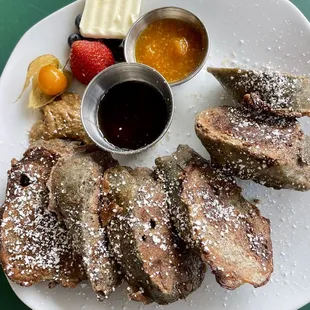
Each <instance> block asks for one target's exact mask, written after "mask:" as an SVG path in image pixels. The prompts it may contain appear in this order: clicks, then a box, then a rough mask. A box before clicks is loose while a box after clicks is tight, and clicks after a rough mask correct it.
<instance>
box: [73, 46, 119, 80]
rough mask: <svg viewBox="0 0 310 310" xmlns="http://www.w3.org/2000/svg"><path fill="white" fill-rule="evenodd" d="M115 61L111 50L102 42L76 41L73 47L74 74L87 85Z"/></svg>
mask: <svg viewBox="0 0 310 310" xmlns="http://www.w3.org/2000/svg"><path fill="white" fill-rule="evenodd" d="M114 63H115V60H114V57H113V54H112V52H111V50H110V49H109V48H108V47H107V46H105V45H104V44H103V43H101V42H96V41H75V42H74V43H73V44H72V47H71V54H70V66H71V71H72V73H73V75H74V76H75V77H76V78H77V79H78V80H79V81H80V82H81V83H83V84H85V85H87V84H88V83H89V82H90V81H91V80H92V79H93V78H94V77H95V76H96V75H97V74H98V73H99V72H101V71H102V70H104V69H106V68H107V67H109V66H112V65H113V64H114Z"/></svg>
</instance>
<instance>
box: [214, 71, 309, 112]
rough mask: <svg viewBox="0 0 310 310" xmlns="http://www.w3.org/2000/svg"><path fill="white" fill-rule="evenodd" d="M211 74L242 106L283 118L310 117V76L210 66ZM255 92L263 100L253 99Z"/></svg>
mask: <svg viewBox="0 0 310 310" xmlns="http://www.w3.org/2000/svg"><path fill="white" fill-rule="evenodd" d="M208 72H210V73H211V74H212V75H213V76H214V77H215V78H216V79H217V80H218V81H219V82H220V83H221V85H222V86H223V88H224V89H225V90H226V91H227V92H228V93H229V94H230V95H231V96H232V97H233V98H234V99H235V100H236V101H238V102H239V103H241V104H244V105H246V106H250V107H251V108H253V109H257V110H261V109H263V110H265V111H268V112H270V113H272V114H275V115H278V116H283V117H301V116H310V77H307V76H296V75H292V74H287V73H280V72H276V71H267V70H266V71H261V70H243V69H239V68H211V67H210V68H208ZM251 93H252V94H255V97H254V98H255V99H257V96H259V98H260V100H249V99H250V98H249V96H250V94H251ZM245 95H247V96H246V97H244V96H245ZM244 99H245V100H244Z"/></svg>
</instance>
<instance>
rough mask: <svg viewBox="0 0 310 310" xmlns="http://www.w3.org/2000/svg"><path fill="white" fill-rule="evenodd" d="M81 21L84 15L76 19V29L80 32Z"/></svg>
mask: <svg viewBox="0 0 310 310" xmlns="http://www.w3.org/2000/svg"><path fill="white" fill-rule="evenodd" d="M81 19H82V14H79V15H78V16H77V17H76V19H75V22H74V23H75V27H76V29H77V30H79V31H80V23H81Z"/></svg>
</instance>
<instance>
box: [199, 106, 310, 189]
mask: <svg viewBox="0 0 310 310" xmlns="http://www.w3.org/2000/svg"><path fill="white" fill-rule="evenodd" d="M196 133H197V136H198V138H199V139H200V140H201V142H202V144H203V145H204V146H205V148H206V149H207V151H208V152H209V153H210V155H211V159H212V161H213V162H214V163H217V164H218V165H220V166H221V167H222V168H223V169H224V170H225V171H226V173H227V174H232V175H235V176H238V177H239V178H241V179H252V180H253V181H255V182H258V183H260V184H262V185H264V186H267V187H273V188H275V189H293V190H298V191H307V190H310V153H309V150H310V139H309V137H307V136H306V135H304V133H303V131H302V130H301V127H300V125H299V123H298V122H297V121H296V120H294V119H284V118H279V117H272V116H270V115H265V114H263V113H259V114H254V113H252V111H249V110H247V109H244V108H232V107H218V108H214V109H208V110H206V111H203V112H201V113H200V114H199V115H198V117H197V119H196Z"/></svg>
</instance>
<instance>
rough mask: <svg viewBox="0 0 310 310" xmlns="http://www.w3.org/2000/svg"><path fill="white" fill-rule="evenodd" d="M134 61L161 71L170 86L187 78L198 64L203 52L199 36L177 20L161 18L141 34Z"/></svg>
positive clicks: (187, 24)
mask: <svg viewBox="0 0 310 310" xmlns="http://www.w3.org/2000/svg"><path fill="white" fill-rule="evenodd" d="M135 54H136V60H137V62H139V63H142V64H145V65H148V66H150V67H152V68H154V69H156V70H157V71H158V72H160V73H161V74H162V75H163V76H164V77H165V78H166V80H167V81H168V82H169V83H174V82H178V81H180V80H183V79H184V78H186V77H187V76H188V75H189V74H190V73H192V72H193V71H194V70H195V69H196V68H197V67H198V66H199V65H200V63H201V61H202V58H203V55H204V50H203V39H202V37H201V33H200V32H199V30H198V29H196V28H195V27H194V26H192V25H191V24H189V23H187V22H184V21H181V20H177V19H160V20H157V21H154V22H153V23H151V24H150V25H149V26H148V27H147V28H146V29H145V30H144V31H142V33H141V34H140V36H139V38H138V40H137V43H136V51H135Z"/></svg>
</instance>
